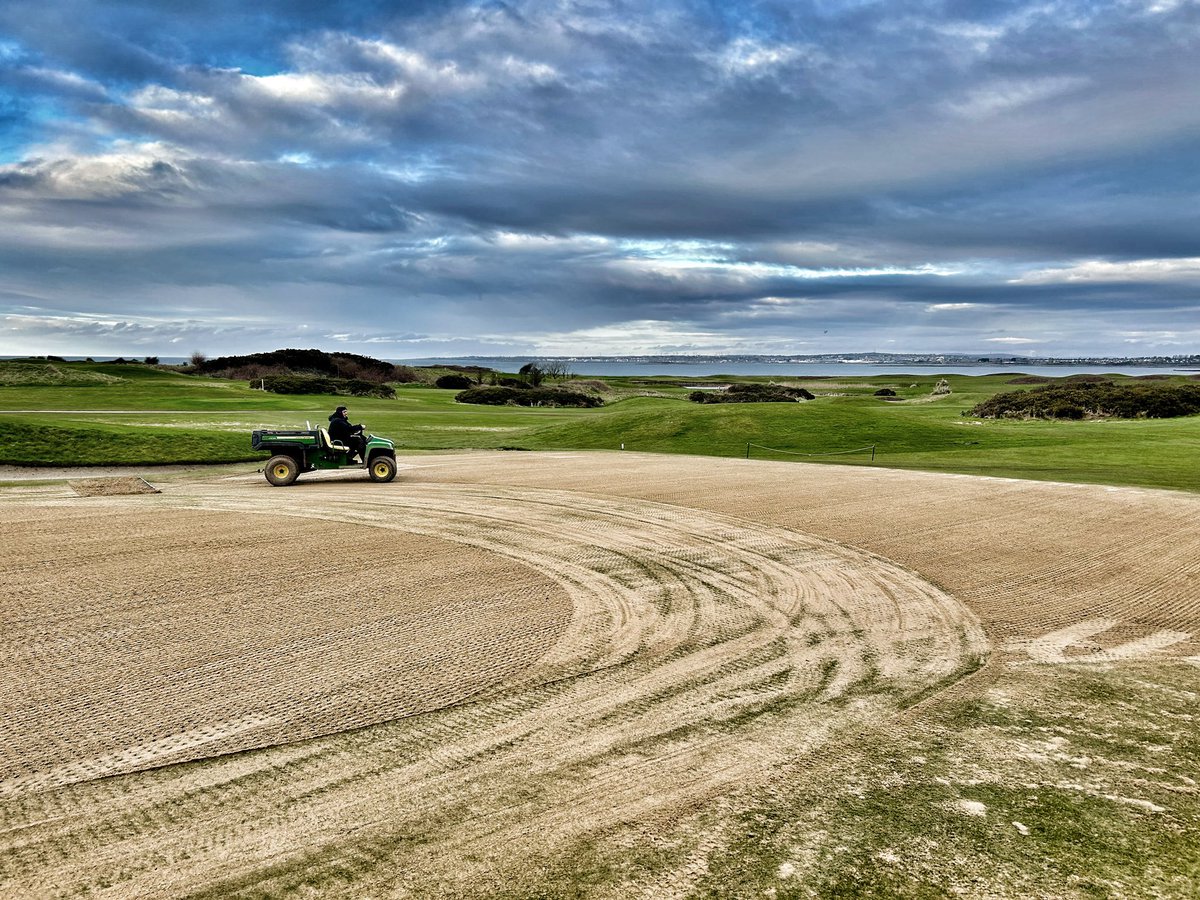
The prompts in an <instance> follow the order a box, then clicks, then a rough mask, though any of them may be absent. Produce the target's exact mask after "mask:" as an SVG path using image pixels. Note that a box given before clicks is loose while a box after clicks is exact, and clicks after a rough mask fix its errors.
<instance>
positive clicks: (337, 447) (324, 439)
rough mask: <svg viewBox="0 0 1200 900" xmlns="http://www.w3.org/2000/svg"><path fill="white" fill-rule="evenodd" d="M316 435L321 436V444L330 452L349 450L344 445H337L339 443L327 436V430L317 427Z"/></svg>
mask: <svg viewBox="0 0 1200 900" xmlns="http://www.w3.org/2000/svg"><path fill="white" fill-rule="evenodd" d="M317 434H319V435H320V436H321V443H322V444H324V445H325V446H326V447H328V448H329V449H330V450H349V449H350V448H349V447H347V446H346V445H345V444H342V443H339V442H337V441H335V440H334V439H333V438H331V437H330V436H329V429H328V428H322V427H320V426H318V427H317Z"/></svg>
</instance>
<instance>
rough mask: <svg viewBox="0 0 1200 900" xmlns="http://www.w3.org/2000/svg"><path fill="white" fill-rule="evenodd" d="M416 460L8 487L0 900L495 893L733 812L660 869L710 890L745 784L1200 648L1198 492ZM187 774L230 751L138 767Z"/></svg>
mask: <svg viewBox="0 0 1200 900" xmlns="http://www.w3.org/2000/svg"><path fill="white" fill-rule="evenodd" d="M422 463H423V465H422V466H421V467H414V468H409V469H406V470H403V471H402V477H401V481H399V482H397V483H396V484H393V485H387V486H384V485H373V484H370V483H368V482H361V481H349V480H345V479H339V480H332V479H327V480H321V479H313V480H311V481H310V482H308V483H304V482H301V483H299V484H297V485H296V486H294V487H292V488H288V489H286V490H280V489H273V488H271V487H269V486H267V485H266V484H265V483H263V482H262V479H261V478H260V477H259V476H247V478H246V479H245V480H244V481H242V482H230V481H224V482H220V483H210V484H205V483H182V482H181V483H177V484H174V485H172V486H170V487H168V488H166V489H165V492H164V493H163V494H160V495H157V496H152V497H146V498H145V499H144V500H139V501H138V502H137V511H136V514H132V515H131V510H130V507H129V503H128V501H126V500H123V499H121V498H118V497H114V498H111V499H107V498H104V497H98V498H89V499H87V500H80V499H77V498H74V497H71V496H69V495H68V494H67V493H66V492H65V491H64V490H61V489H53V488H47V489H45V490H44V492H43V493H42V494H39V495H29V494H22V495H16V494H12V495H7V496H6V495H3V494H0V509H2V510H3V516H2V517H0V523H3V524H0V540H2V541H3V542H4V546H5V547H6V549H7V550H8V551H9V552H8V553H7V554H6V555H5V557H4V558H3V560H2V562H0V567H2V568H0V580H3V582H4V583H3V584H2V585H0V587H2V588H3V596H4V597H5V598H6V599H5V601H4V602H5V604H6V605H5V612H6V621H11V622H12V623H13V628H12V629H11V630H10V631H9V630H6V631H5V632H4V634H3V635H2V637H0V641H2V643H0V706H2V708H0V713H2V714H3V716H2V719H0V721H3V722H5V723H6V724H5V725H3V726H0V727H4V728H5V729H6V730H5V732H4V733H3V734H0V771H2V772H3V777H4V779H5V781H4V787H3V790H4V791H5V792H6V793H5V795H4V796H2V797H0V833H3V834H5V835H8V837H6V838H4V839H3V840H2V841H0V851H3V852H0V887H2V888H3V889H4V891H7V892H8V893H12V894H15V895H21V894H22V893H36V892H38V891H42V892H51V893H55V894H64V895H65V894H72V893H81V892H86V890H87V889H89V888H93V887H96V886H98V885H115V887H114V891H115V893H116V894H117V895H146V896H178V895H185V894H189V893H192V892H194V891H195V890H197V889H198V888H200V887H207V888H210V889H211V890H212V891H213V892H214V893H225V894H235V893H238V892H244V893H263V894H287V893H289V892H300V891H303V890H307V889H309V886H311V885H313V884H321V885H323V886H324V889H325V890H327V892H329V893H332V894H337V893H339V891H340V892H341V893H342V894H344V895H347V896H365V895H371V896H402V895H418V896H429V895H440V896H465V895H469V894H471V893H472V892H474V893H476V894H481V895H486V894H488V893H489V892H492V893H497V892H500V891H501V890H502V889H503V887H504V885H505V884H506V882H505V880H504V879H505V877H506V876H511V875H513V874H514V873H519V872H526V871H528V870H529V866H530V865H531V863H530V861H531V860H537V859H539V854H540V853H542V852H543V851H545V849H546V848H548V847H556V848H562V849H563V852H564V853H566V854H567V855H568V856H570V857H571V858H576V856H577V854H576V853H575V849H573V848H584V851H585V853H584V855H585V857H586V848H588V847H590V846H593V842H595V843H597V844H598V843H602V842H603V841H605V840H607V839H608V836H610V835H612V834H614V833H617V832H618V831H619V832H620V833H621V834H623V835H624V837H623V839H625V838H628V839H629V840H631V843H630V844H629V848H630V853H631V854H634V853H644V852H646V848H648V847H650V848H659V849H661V848H662V847H663V846H665V845H663V844H661V843H655V842H656V841H659V840H660V839H659V835H660V834H663V833H667V834H670V833H671V831H670V829H671V828H672V827H673V826H672V824H671V823H675V822H678V821H680V819H681V818H686V817H687V816H689V815H699V816H704V817H708V818H707V819H706V821H707V822H708V824H707V825H705V830H704V832H703V833H698V834H696V835H694V836H693V837H694V842H692V843H687V842H685V843H684V844H683V845H678V846H675V851H677V852H678V856H679V858H680V860H681V862H680V867H679V868H676V869H672V870H670V871H668V872H667V873H666V874H665V875H663V876H662V877H661V878H659V879H657V880H653V881H650V882H636V879H635V883H636V884H635V886H636V888H637V891H640V892H643V893H644V894H645V895H647V896H656V897H658V896H666V897H670V896H680V895H683V894H685V893H686V892H687V890H688V889H689V886H690V885H695V884H696V883H697V879H698V878H700V877H702V875H703V873H704V872H706V871H708V868H707V867H708V862H709V860H710V858H713V857H714V854H717V853H719V851H720V848H722V847H723V846H726V844H727V842H728V841H730V840H735V839H736V840H746V838H745V834H746V829H747V828H748V827H749V828H751V829H753V826H752V825H750V823H748V822H746V821H744V820H741V819H739V818H738V809H739V807H738V805H737V804H738V800H737V799H736V798H737V797H738V796H739V795H740V794H742V793H744V792H749V791H759V792H766V793H770V792H772V791H774V790H776V789H777V787H778V786H779V785H784V784H787V783H788V782H787V779H788V778H792V779H803V778H804V777H806V776H805V773H806V772H811V771H813V770H814V769H815V768H817V767H821V771H824V772H826V777H836V774H837V771H838V765H839V761H840V760H841V759H842V757H843V755H844V754H845V752H846V750H847V749H848V748H852V747H854V746H855V740H861V739H862V737H863V736H864V735H866V736H870V735H872V734H876V733H878V732H879V731H880V730H881V729H888V728H892V729H896V730H897V731H903V729H904V728H908V729H910V730H912V731H913V732H914V733H916V732H919V730H920V729H921V727H922V719H921V717H922V714H923V713H922V711H923V710H924V709H927V708H931V707H932V706H933V705H935V704H937V703H938V702H940V701H941V700H942V699H943V698H949V697H954V696H959V697H962V698H972V697H976V696H982V695H983V693H985V692H986V690H987V686H988V685H989V684H994V683H995V679H996V678H998V677H999V675H998V673H1000V672H1003V671H1006V670H1007V671H1009V672H1021V673H1026V674H1028V673H1031V672H1033V673H1035V674H1036V677H1035V676H1029V677H1030V678H1033V679H1034V680H1039V679H1050V678H1055V677H1058V676H1059V674H1060V673H1062V672H1064V671H1069V670H1078V669H1080V668H1082V667H1083V666H1084V664H1086V667H1088V668H1091V669H1095V668H1097V667H1103V666H1124V665H1138V664H1146V663H1145V662H1144V661H1146V660H1151V661H1158V660H1162V661H1163V664H1164V665H1174V664H1175V663H1173V662H1171V661H1172V660H1179V661H1182V660H1186V659H1188V658H1190V657H1192V656H1195V655H1196V653H1197V645H1196V634H1197V633H1198V632H1200V627H1198V626H1200V605H1198V604H1197V601H1196V599H1195V596H1194V592H1193V591H1190V590H1189V589H1188V588H1187V585H1189V584H1192V583H1194V579H1195V577H1196V567H1197V564H1196V562H1195V554H1194V552H1193V549H1194V548H1193V547H1192V546H1191V545H1190V544H1189V542H1187V541H1183V540H1180V535H1181V534H1186V533H1188V531H1187V529H1188V528H1189V527H1190V523H1192V522H1193V521H1194V520H1195V518H1196V516H1197V514H1198V513H1200V498H1195V497H1191V496H1188V495H1182V494H1169V493H1166V492H1154V491H1126V490H1111V489H1105V488H1095V487H1083V486H1069V485H1053V484H1035V483H1028V482H1024V483H1023V482H1013V481H1005V480H1000V479H975V478H963V477H957V476H933V475H924V474H919V473H905V472H887V471H881V470H867V469H839V468H833V467H823V466H807V465H806V466H801V465H795V464H786V463H760V462H754V461H750V462H747V461H745V460H698V459H685V458H671V457H644V456H638V455H634V454H628V455H620V456H618V455H616V454H582V453H580V454H554V455H550V454H546V455H543V454H486V455H485V454H470V455H460V456H451V455H447V456H443V457H437V458H422ZM56 490H57V493H56V492H55V491H56ZM118 510H119V511H120V512H121V514H120V515H113V513H115V512H116V511H118ZM338 579H342V580H344V581H345V582H347V583H348V584H349V585H351V586H353V587H354V589H355V593H354V594H353V595H352V597H351V598H345V597H339V595H337V594H336V593H335V592H331V591H330V590H329V589H328V585H329V584H330V583H331V582H336V581H337V580H338ZM985 635H986V636H987V637H990V638H991V645H990V649H989V642H988V641H987V640H986V638H985ZM989 653H990V654H991V655H990V656H989V655H988V654H989ZM984 657H986V658H987V660H988V661H987V664H986V665H985V667H984V668H983V669H982V670H980V671H978V672H977V673H976V674H975V675H972V676H970V677H964V676H966V675H967V673H970V672H973V671H975V669H976V666H977V665H978V664H979V662H980V660H981V659H982V658H984ZM1179 668H1182V669H1184V670H1186V671H1188V672H1191V671H1192V670H1191V668H1190V666H1187V665H1183V666H1180V667H1179ZM1043 673H1044V674H1043ZM981 685H982V686H981ZM414 712H415V713H420V714H419V715H410V713H414ZM371 722H374V723H376V724H374V725H372V726H371V727H366V728H363V727H359V726H362V725H366V724H369V723H371ZM313 735H317V737H316V738H315V739H312V740H301V739H303V738H306V737H311V736H313ZM247 747H265V749H261V750H258V751H256V752H253V753H235V754H230V753H229V751H231V750H238V749H242V748H247ZM222 754H223V755H222ZM180 759H203V760H204V761H203V762H202V763H197V764H192V765H187V766H169V767H167V768H159V769H156V770H155V771H153V772H138V771H137V770H138V769H148V768H153V767H155V766H162V765H163V764H164V763H170V762H174V761H177V760H180ZM115 773H132V774H126V775H124V776H123V777H119V778H107V779H105V778H101V777H100V776H104V775H111V774H115ZM788 773H790V774H788ZM831 773H832V774H831ZM792 783H795V782H794V781H793V782H792ZM1110 793H1114V795H1116V794H1117V793H1119V792H1112V791H1110ZM1120 796H1125V794H1120ZM967 799H969V800H972V801H973V800H974V799H975V798H967ZM990 808H991V802H990V801H989V809H990ZM963 809H964V810H965V809H966V808H965V807H963ZM967 811H968V812H969V810H967ZM956 815H958V814H957V813H956ZM997 815H999V813H997ZM959 818H961V819H964V820H970V819H980V821H986V822H990V821H991V820H992V818H995V817H993V816H991V815H990V814H989V815H988V816H986V817H978V816H971V815H967V816H961V815H959ZM996 821H997V822H999V823H1000V824H1003V825H1004V827H1005V828H1007V829H1009V830H1010V831H1011V830H1012V829H1013V828H1015V826H1012V825H1008V824H1007V820H1004V821H1003V822H1001V820H1000V819H998V818H997V819H996ZM1029 821H1032V820H1029ZM643 834H645V835H646V838H645V839H644V840H643V839H642V837H641V835H643ZM676 837H677V835H676ZM673 839H674V838H673ZM673 846H674V845H673ZM673 852H674V851H673ZM581 864H582V865H586V859H585V861H584V863H581ZM547 877H550V876H547ZM343 878H344V879H346V880H345V881H341V880H340V879H343ZM547 883H548V884H552V885H553V884H554V882H553V881H552V880H551V881H549V882H547ZM558 886H559V887H561V886H562V884H559V885H558ZM632 893H635V891H634V889H633V888H630V890H628V891H624V892H623V893H621V894H620V895H623V896H627V895H630V894H632Z"/></svg>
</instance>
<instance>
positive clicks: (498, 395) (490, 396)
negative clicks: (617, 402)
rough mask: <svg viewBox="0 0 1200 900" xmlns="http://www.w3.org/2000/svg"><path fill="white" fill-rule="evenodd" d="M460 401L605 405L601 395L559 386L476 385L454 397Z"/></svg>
mask: <svg viewBox="0 0 1200 900" xmlns="http://www.w3.org/2000/svg"><path fill="white" fill-rule="evenodd" d="M454 399H455V400H456V401H457V402H459V403H479V404H483V405H484V406H564V407H581V408H591V407H596V406H603V405H604V401H603V400H601V399H600V398H599V397H592V396H589V395H587V394H580V393H578V392H576V391H564V390H561V389H558V388H512V387H476V388H470V389H468V390H465V391H463V392H462V393H461V394H459V395H458V396H456V397H455V398H454Z"/></svg>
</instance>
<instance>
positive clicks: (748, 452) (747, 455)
mask: <svg viewBox="0 0 1200 900" xmlns="http://www.w3.org/2000/svg"><path fill="white" fill-rule="evenodd" d="M749 458H750V445H749V444H747V445H746V459H749Z"/></svg>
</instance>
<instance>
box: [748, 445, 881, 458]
mask: <svg viewBox="0 0 1200 900" xmlns="http://www.w3.org/2000/svg"><path fill="white" fill-rule="evenodd" d="M751 447H757V448H758V449H759V450H770V451H771V452H772V453H787V454H788V455H789V456H842V455H844V454H846V453H866V452H867V451H868V450H870V451H871V459H872V461H873V460H874V459H875V445H874V444H871V445H870V446H869V447H859V448H857V449H855V450H830V451H829V452H827V453H799V452H797V451H795V450H780V449H778V448H777V447H764V446H763V445H762V444H747V445H746V459H749V458H750V448H751Z"/></svg>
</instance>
